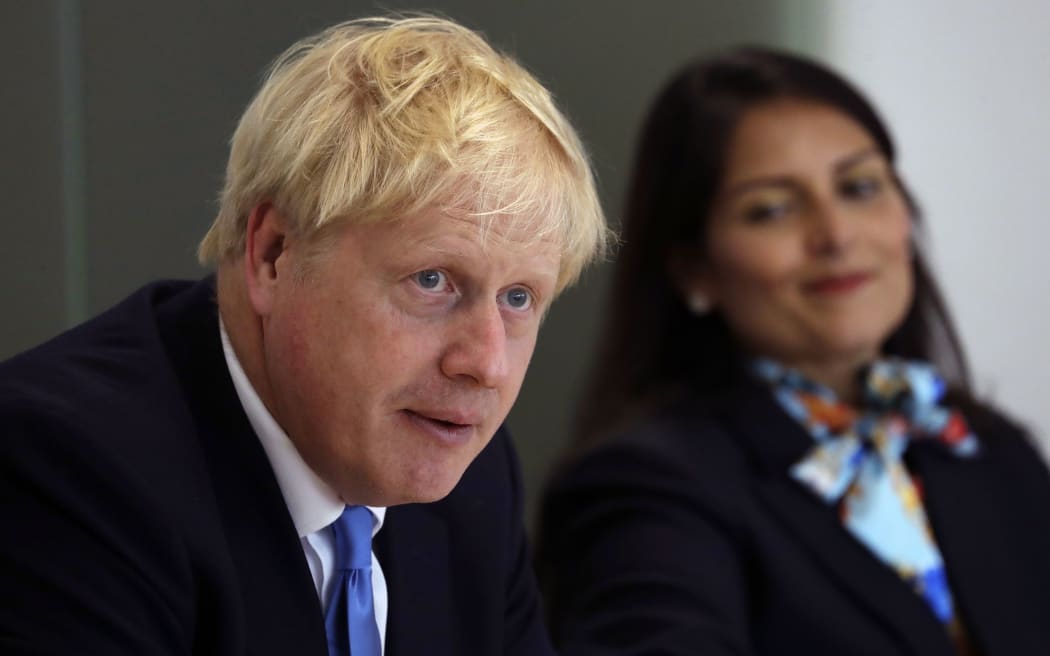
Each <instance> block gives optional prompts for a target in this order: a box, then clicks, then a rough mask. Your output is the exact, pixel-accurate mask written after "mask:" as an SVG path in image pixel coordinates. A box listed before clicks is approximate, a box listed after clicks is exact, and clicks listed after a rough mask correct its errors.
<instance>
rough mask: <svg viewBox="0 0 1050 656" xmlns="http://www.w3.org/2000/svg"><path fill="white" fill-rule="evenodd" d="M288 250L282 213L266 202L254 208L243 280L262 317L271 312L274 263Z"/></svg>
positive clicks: (247, 233)
mask: <svg viewBox="0 0 1050 656" xmlns="http://www.w3.org/2000/svg"><path fill="white" fill-rule="evenodd" d="M287 247H288V225H287V223H286V222H285V219H284V216H283V215H282V214H281V212H280V211H279V210H278V209H277V208H276V207H274V206H273V204H272V203H269V202H266V203H259V204H258V205H256V206H255V207H253V208H252V211H251V213H250V214H249V215H248V226H247V229H246V233H245V236H244V280H245V283H246V284H247V287H248V298H249V299H250V300H251V304H252V307H253V308H254V309H255V313H256V314H257V315H259V316H261V317H265V316H268V315H269V314H270V312H271V310H272V309H273V303H274V298H275V296H276V293H277V282H278V266H277V262H278V260H279V259H280V258H281V256H282V255H284V254H285V253H286V250H287ZM283 268H284V267H282V269H283Z"/></svg>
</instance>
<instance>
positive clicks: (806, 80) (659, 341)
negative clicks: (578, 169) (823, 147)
mask: <svg viewBox="0 0 1050 656" xmlns="http://www.w3.org/2000/svg"><path fill="white" fill-rule="evenodd" d="M782 99H797V100H805V101H811V102H816V103H820V104H822V105H827V106H829V107H833V108H835V109H837V110H838V111H841V112H842V113H844V114H846V115H847V116H849V117H851V118H852V119H853V120H855V121H856V122H857V123H859V124H860V125H861V126H863V127H864V129H865V130H867V132H868V133H869V134H870V135H871V137H872V138H873V139H874V140H875V143H876V144H877V145H878V148H879V150H880V151H881V152H882V154H883V155H885V157H886V159H887V160H888V161H889V162H890V164H891V165H892V164H893V162H894V160H895V157H896V149H895V148H894V145H893V140H892V138H891V137H890V134H889V131H888V130H887V129H886V126H885V124H884V123H883V122H882V120H881V119H880V118H879V116H878V114H877V113H876V111H875V109H874V107H873V106H872V105H871V103H869V102H868V101H867V100H866V99H865V98H864V96H863V95H861V93H860V92H859V91H858V90H857V89H856V88H854V87H853V85H852V84H850V83H849V82H848V81H846V80H845V79H843V78H842V77H840V76H839V75H837V74H835V73H834V72H832V71H830V70H828V69H827V68H825V67H824V66H822V65H820V64H817V63H815V62H813V61H810V60H807V59H804V58H802V57H799V56H796V55H791V54H787V53H784V52H777V51H773V50H768V49H761V48H744V49H740V50H735V51H732V52H729V53H727V54H724V55H722V56H717V57H714V58H710V59H703V60H699V61H696V62H693V63H691V64H690V65H688V66H686V67H685V68H684V69H683V70H682V71H680V72H679V73H678V74H677V75H676V76H675V77H674V78H672V79H671V81H670V82H669V83H668V84H667V85H666V87H664V89H663V91H661V92H660V94H659V95H658V96H657V98H656V101H655V103H654V105H653V106H652V108H651V110H650V111H649V115H648V117H647V119H646V120H645V123H644V125H643V128H642V131H641V135H640V141H639V143H638V147H637V155H636V160H635V162H634V169H633V171H634V172H633V178H632V180H631V182H630V186H629V189H628V196H627V203H626V208H625V210H626V213H625V216H624V221H623V225H622V227H621V237H622V245H621V248H620V251H619V256H618V258H617V262H616V265H615V271H614V275H613V282H612V285H611V298H610V301H609V302H610V307H609V308H608V313H607V315H606V320H605V322H604V324H603V325H604V326H605V328H604V334H603V335H602V336H601V338H600V340H599V348H598V352H597V365H596V366H595V367H594V369H593V370H592V372H591V378H590V381H589V385H588V387H587V388H586V389H585V393H584V398H583V404H582V406H581V409H580V413H579V415H578V420H577V421H578V424H577V432H576V435H577V436H578V440H579V442H578V444H577V446H585V445H586V444H589V443H591V442H593V441H594V440H596V439H597V438H599V437H600V436H601V435H602V434H603V433H605V432H607V431H608V430H610V429H611V428H613V427H615V426H618V425H620V424H623V423H625V422H626V421H628V420H629V419H630V418H631V417H632V416H634V415H636V414H637V413H641V412H644V411H645V410H646V409H647V408H648V407H649V406H650V405H652V404H653V403H657V402H659V401H661V400H663V399H666V398H667V397H668V396H669V395H670V396H674V395H677V394H680V393H681V392H683V391H689V392H690V393H693V394H699V395H701V397H703V396H712V395H716V394H720V393H722V392H724V391H726V389H727V388H728V387H729V381H731V380H733V379H734V378H736V377H737V376H739V375H740V374H739V369H740V366H739V362H740V354H739V351H738V349H737V347H736V345H735V343H734V339H733V336H732V334H731V333H730V331H729V329H728V328H727V326H726V324H725V322H724V321H723V320H722V319H721V318H720V317H719V313H718V312H712V313H708V314H706V315H704V316H696V315H694V314H692V313H690V312H689V310H688V308H687V307H686V305H685V303H684V302H683V300H682V295H681V293H680V292H679V287H678V286H677V285H676V284H675V282H674V280H673V274H672V271H671V266H670V263H671V261H672V258H673V257H674V254H675V253H676V252H679V251H681V249H683V248H686V249H688V250H689V252H697V253H701V254H702V253H704V252H706V251H705V248H704V247H705V243H704V242H705V240H706V232H707V231H706V230H705V226H706V221H707V219H708V215H709V214H710V211H711V206H712V202H713V200H714V197H715V194H716V192H717V190H718V189H719V187H720V185H721V183H722V176H723V167H724V164H725V161H726V154H727V152H726V151H727V149H728V147H729V140H730V138H731V136H732V134H733V130H734V128H735V126H736V125H737V123H738V122H739V121H740V119H741V117H742V116H743V115H744V114H745V113H747V112H748V111H750V110H751V109H753V108H755V107H757V106H759V105H763V104H766V103H769V102H771V101H774V100H782ZM897 183H898V185H899V186H900V189H901V192H902V193H903V195H904V197H905V199H906V201H907V203H908V205H909V207H910V208H911V214H912V220H913V221H914V222H915V224H916V225H915V230H914V231H913V232H914V234H916V235H917V236H919V235H920V230H919V228H920V227H921V226H920V225H919V224H920V216H919V211H918V208H917V206H916V204H915V202H914V199H913V198H912V196H911V194H910V193H909V192H908V190H907V188H906V187H905V185H904V184H903V182H901V181H900V179H899V178H898V179H897ZM915 251H916V252H915V257H914V258H913V260H912V270H913V274H914V279H915V295H914V299H913V301H912V304H911V306H910V308H909V309H908V311H907V314H906V316H905V318H904V321H903V322H902V323H901V325H900V326H899V327H898V328H897V329H896V330H895V331H894V332H893V334H892V335H890V336H889V338H888V339H887V341H886V343H885V344H884V346H883V351H884V352H885V353H887V354H891V355H897V356H902V357H906V358H914V359H921V360H926V361H929V362H932V363H934V364H935V365H936V366H937V367H938V368H939V369H940V371H941V373H942V375H944V376H945V378H946V379H947V380H948V382H949V386H950V387H951V388H952V390H953V393H952V396H953V398H954V400H953V402H958V403H961V404H962V405H971V404H972V403H973V402H972V397H971V394H970V377H969V370H968V366H967V363H966V359H965V356H964V354H963V351H962V347H961V344H960V342H959V339H958V336H957V334H956V331H955V329H954V327H953V325H952V321H951V318H950V317H949V314H948V310H947V308H946V306H945V303H944V300H943V297H942V295H941V293H940V291H939V290H938V288H937V284H936V283H935V281H934V279H933V276H932V275H931V273H930V270H929V268H928V267H927V266H926V263H925V260H924V257H923V255H922V253H921V252H920V249H919V244H918V243H916V244H915Z"/></svg>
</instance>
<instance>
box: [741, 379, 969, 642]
mask: <svg viewBox="0 0 1050 656" xmlns="http://www.w3.org/2000/svg"><path fill="white" fill-rule="evenodd" d="M745 388H746V389H745V391H744V392H743V393H741V394H740V395H739V396H737V397H736V399H735V400H733V401H730V402H728V404H727V406H726V408H725V417H726V420H727V423H728V424H729V426H730V427H731V429H732V430H733V431H734V433H735V434H736V435H737V436H738V437H739V438H740V440H741V442H742V443H743V444H744V446H745V448H746V449H747V450H748V451H749V452H750V453H751V455H752V457H753V459H754V462H755V465H756V467H757V469H758V470H759V476H758V485H757V490H758V495H759V497H760V498H761V500H762V502H763V503H765V504H766V505H767V506H768V508H769V510H770V514H771V516H773V517H775V518H776V519H777V520H779V521H780V522H781V523H782V525H783V527H784V529H785V530H786V531H787V532H788V533H790V534H791V535H792V536H793V537H794V538H795V539H796V540H797V541H798V543H799V544H801V545H802V546H803V547H804V548H805V549H806V551H807V552H809V554H810V555H811V556H812V559H813V562H814V563H815V565H816V566H817V567H819V568H820V569H822V570H824V571H825V573H826V574H827V575H828V577H829V579H830V580H833V581H835V582H836V583H837V584H838V585H839V587H840V588H841V590H842V591H843V592H844V593H846V594H847V595H848V596H849V597H850V598H851V599H852V600H853V601H854V602H855V603H856V604H857V606H859V607H861V608H863V609H864V612H865V614H866V615H868V616H870V617H872V618H875V620H876V621H878V622H880V623H881V624H882V625H883V627H884V628H885V630H886V631H887V632H888V633H890V634H891V635H894V636H895V637H896V638H897V640H898V641H899V642H900V643H901V644H902V645H909V646H910V651H912V652H913V653H916V654H922V655H923V656H939V655H943V656H952V654H954V652H953V649H952V646H951V643H950V641H949V639H948V635H947V632H946V631H945V629H944V627H943V626H941V624H940V623H939V622H937V620H936V618H935V617H934V615H933V614H932V613H931V612H930V610H929V609H928V608H927V607H926V606H925V603H924V602H923V601H922V599H921V598H920V597H919V596H918V595H917V594H915V593H914V592H913V591H912V590H911V589H910V588H909V587H908V586H907V584H905V583H904V581H902V580H901V579H900V577H899V576H898V575H897V574H896V573H895V572H894V571H892V570H891V569H890V568H889V567H888V566H886V565H885V564H883V563H882V562H881V561H879V560H878V558H877V557H876V556H874V555H872V554H871V552H870V551H868V549H867V548H866V547H865V546H864V545H863V544H862V543H860V542H859V541H858V540H857V539H856V538H854V537H853V536H852V535H851V534H850V533H849V531H847V530H846V529H845V528H844V527H843V526H842V524H841V522H840V521H839V518H838V513H837V511H836V509H835V508H834V507H832V506H829V505H828V504H826V503H824V502H823V501H822V500H821V499H819V498H818V497H817V495H816V494H814V493H813V492H811V491H810V490H808V489H806V488H805V487H804V486H803V485H802V484H801V483H799V482H797V481H796V480H794V479H793V478H791V476H790V474H789V468H790V466H791V465H792V464H793V463H795V462H797V461H798V460H799V459H801V458H802V457H803V456H804V455H805V454H806V452H807V451H808V450H809V449H810V448H811V447H812V446H813V440H812V438H811V437H810V436H809V435H808V434H807V433H806V432H805V430H804V429H803V428H802V427H801V426H799V425H798V424H797V423H796V422H795V421H794V420H792V419H791V417H789V416H788V415H787V414H786V413H785V412H783V411H782V410H781V409H780V407H779V406H778V405H777V404H776V401H775V400H774V399H773V397H772V395H771V394H769V392H768V391H767V390H766V389H765V388H764V387H762V386H759V385H757V384H752V383H747V384H745Z"/></svg>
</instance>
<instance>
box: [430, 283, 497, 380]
mask: <svg viewBox="0 0 1050 656" xmlns="http://www.w3.org/2000/svg"><path fill="white" fill-rule="evenodd" d="M449 342H450V343H449V345H448V348H447V350H446V351H445V355H444V357H443V358H442V362H441V369H442V371H443V372H444V374H445V375H446V376H448V377H449V378H463V377H467V378H470V379H472V380H474V381H475V382H476V383H477V384H478V385H479V386H481V387H487V388H494V387H498V386H499V385H500V384H502V383H503V382H504V381H505V380H506V378H507V375H508V374H509V371H510V368H509V363H508V361H507V333H506V326H505V325H504V322H503V315H502V313H501V312H500V307H499V304H498V303H497V302H496V299H491V300H488V301H479V302H478V303H476V304H475V306H474V307H472V308H470V310H469V311H467V312H465V313H464V314H463V316H462V317H461V319H460V321H458V323H457V325H455V326H454V327H453V328H452V336H451V338H450V340H449Z"/></svg>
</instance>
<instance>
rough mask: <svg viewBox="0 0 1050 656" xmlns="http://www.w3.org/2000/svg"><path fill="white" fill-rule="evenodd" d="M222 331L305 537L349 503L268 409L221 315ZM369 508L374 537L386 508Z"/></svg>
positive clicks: (241, 393)
mask: <svg viewBox="0 0 1050 656" xmlns="http://www.w3.org/2000/svg"><path fill="white" fill-rule="evenodd" d="M219 333H220V334H221V336H222V353H223V356H224V357H225V358H226V367H227V369H229V370H230V378H232V379H233V387H234V389H235V390H236V391H237V398H238V399H240V401H241V406H242V407H243V408H244V413H245V414H246V415H248V422H249V423H250V424H251V425H252V428H253V429H254V430H255V434H256V435H257V436H258V437H259V442H260V443H262V447H263V450H264V451H265V452H266V457H267V458H268V459H269V461H270V467H271V468H272V469H273V473H274V475H275V476H276V477H277V485H278V486H279V487H280V488H281V495H282V496H283V497H284V502H285V505H287V506H288V512H289V513H290V514H291V516H292V522H293V523H294V524H295V530H296V531H298V533H299V537H300V538H303V537H306V536H307V535H310V534H311V533H315V532H317V531H319V530H321V529H323V528H324V527H326V526H328V525H329V524H331V523H332V522H334V521H335V520H336V519H338V518H339V515H340V514H342V512H343V509H344V508H346V504H345V503H344V502H343V500H342V499H341V498H339V495H338V494H337V493H336V491H335V490H333V489H332V488H331V486H329V485H328V484H327V483H325V482H324V481H323V480H321V478H320V477H319V476H318V475H317V474H316V473H315V472H314V470H312V469H310V466H309V465H307V464H306V461H305V460H303V458H302V456H301V455H299V451H297V450H296V448H295V445H294V444H292V441H291V440H290V439H289V438H288V435H287V434H286V433H285V432H284V430H283V429H282V428H281V427H280V426H279V425H278V424H277V421H276V420H275V419H274V418H273V416H272V415H271V414H270V412H269V410H267V409H266V406H265V405H264V404H263V402H262V399H260V398H259V395H258V394H257V393H256V392H255V388H254V387H252V384H251V381H249V380H248V376H247V375H246V374H245V373H244V369H243V368H242V367H241V363H240V361H239V360H238V359H237V354H236V353H234V351H233V346H232V345H231V344H230V337H229V335H228V334H227V333H226V325H225V324H224V323H223V321H222V318H221V317H220V318H219ZM366 508H368V510H369V511H370V512H371V513H372V523H373V528H372V535H373V536H374V535H375V534H376V533H378V532H379V529H380V528H382V527H383V520H384V518H385V517H386V508H381V507H377V506H366Z"/></svg>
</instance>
